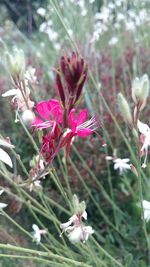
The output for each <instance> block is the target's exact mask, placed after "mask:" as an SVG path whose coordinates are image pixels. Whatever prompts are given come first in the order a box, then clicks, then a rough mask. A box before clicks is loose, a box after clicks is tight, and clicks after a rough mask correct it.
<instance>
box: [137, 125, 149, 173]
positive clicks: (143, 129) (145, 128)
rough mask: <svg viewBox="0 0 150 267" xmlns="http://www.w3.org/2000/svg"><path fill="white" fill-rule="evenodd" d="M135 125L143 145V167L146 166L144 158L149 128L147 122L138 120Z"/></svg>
mask: <svg viewBox="0 0 150 267" xmlns="http://www.w3.org/2000/svg"><path fill="white" fill-rule="evenodd" d="M137 127H138V129H139V132H140V133H141V141H142V143H143V146H142V147H141V152H142V153H144V154H145V159H144V163H143V165H142V167H143V168H146V160H147V155H148V147H149V146H150V128H149V126H148V125H147V124H145V123H142V122H141V121H139V120H138V123H137Z"/></svg>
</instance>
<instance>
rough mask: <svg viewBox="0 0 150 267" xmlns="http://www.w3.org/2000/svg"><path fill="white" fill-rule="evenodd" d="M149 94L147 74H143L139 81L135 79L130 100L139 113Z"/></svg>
mask: <svg viewBox="0 0 150 267" xmlns="http://www.w3.org/2000/svg"><path fill="white" fill-rule="evenodd" d="M148 93H149V79H148V76H147V74H144V75H143V76H142V77H141V78H140V79H139V78H138V77H136V78H135V80H134V81H133V84H132V99H133V101H134V103H135V104H136V105H138V106H139V110H140V111H141V110H142V109H143V108H144V107H145V105H146V100H147V97H148Z"/></svg>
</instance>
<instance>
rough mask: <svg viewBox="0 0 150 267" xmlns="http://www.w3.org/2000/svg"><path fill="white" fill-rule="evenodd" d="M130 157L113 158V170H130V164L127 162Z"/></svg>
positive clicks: (121, 172)
mask: <svg viewBox="0 0 150 267" xmlns="http://www.w3.org/2000/svg"><path fill="white" fill-rule="evenodd" d="M129 161H130V159H120V158H118V159H115V160H114V161H113V162H114V170H117V169H119V172H120V174H123V172H124V171H126V170H130V169H131V167H130V164H129V163H128V162H129Z"/></svg>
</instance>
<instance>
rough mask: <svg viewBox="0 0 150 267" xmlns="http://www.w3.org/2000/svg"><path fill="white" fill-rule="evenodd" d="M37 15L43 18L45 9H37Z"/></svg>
mask: <svg viewBox="0 0 150 267" xmlns="http://www.w3.org/2000/svg"><path fill="white" fill-rule="evenodd" d="M37 14H39V15H40V16H41V17H44V16H45V14H46V9H45V8H43V7H39V8H38V9H37Z"/></svg>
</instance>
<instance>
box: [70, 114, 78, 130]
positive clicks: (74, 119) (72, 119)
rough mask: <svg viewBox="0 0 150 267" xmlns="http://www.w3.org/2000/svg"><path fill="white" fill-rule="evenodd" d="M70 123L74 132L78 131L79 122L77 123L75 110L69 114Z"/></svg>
mask: <svg viewBox="0 0 150 267" xmlns="http://www.w3.org/2000/svg"><path fill="white" fill-rule="evenodd" d="M69 123H70V128H71V130H72V131H73V132H75V131H76V127H77V122H76V118H75V109H72V110H71V111H70V114H69Z"/></svg>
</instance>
